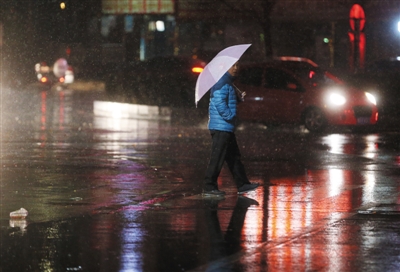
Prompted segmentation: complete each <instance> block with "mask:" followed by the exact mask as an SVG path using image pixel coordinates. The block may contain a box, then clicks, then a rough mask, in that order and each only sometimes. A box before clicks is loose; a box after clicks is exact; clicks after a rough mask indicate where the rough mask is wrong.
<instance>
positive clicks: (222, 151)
mask: <svg viewBox="0 0 400 272" xmlns="http://www.w3.org/2000/svg"><path fill="white" fill-rule="evenodd" d="M210 133H211V137H212V148H211V157H210V162H209V164H208V167H207V171H206V176H205V180H204V190H214V189H218V184H217V179H218V176H219V173H220V172H221V169H222V166H223V164H224V161H226V163H227V165H228V168H229V170H230V171H231V173H232V175H233V180H234V181H235V184H236V187H237V188H239V187H241V186H242V185H243V184H245V183H250V182H249V180H248V178H247V175H246V171H245V169H244V166H243V164H242V162H241V161H240V151H239V147H238V144H237V142H236V136H235V134H234V133H232V132H226V131H219V130H210Z"/></svg>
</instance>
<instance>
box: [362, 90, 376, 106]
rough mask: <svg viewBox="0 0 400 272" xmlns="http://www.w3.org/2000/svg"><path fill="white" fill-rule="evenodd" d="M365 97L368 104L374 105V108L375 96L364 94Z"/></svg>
mask: <svg viewBox="0 0 400 272" xmlns="http://www.w3.org/2000/svg"><path fill="white" fill-rule="evenodd" d="M365 96H366V97H367V98H368V100H369V102H371V103H372V104H374V105H375V106H376V99H375V96H373V95H372V94H370V93H368V92H365Z"/></svg>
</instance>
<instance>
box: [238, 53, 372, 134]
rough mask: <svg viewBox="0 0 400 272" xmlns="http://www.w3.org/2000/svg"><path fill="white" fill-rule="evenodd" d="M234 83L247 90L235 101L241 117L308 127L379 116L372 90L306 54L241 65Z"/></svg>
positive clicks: (362, 121) (364, 121) (368, 122)
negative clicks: (348, 82)
mask: <svg viewBox="0 0 400 272" xmlns="http://www.w3.org/2000/svg"><path fill="white" fill-rule="evenodd" d="M235 84H236V86H237V87H238V88H239V89H240V90H241V91H244V92H246V97H245V101H244V102H243V103H239V106H238V116H239V120H243V121H258V122H263V123H266V124H284V123H294V124H303V125H304V126H305V127H306V128H307V129H308V130H309V131H311V132H319V131H323V130H324V129H325V128H326V127H327V126H328V125H349V126H365V125H374V124H376V122H377V120H378V110H377V107H376V100H375V97H374V96H373V95H372V94H371V93H369V92H364V91H362V90H359V89H355V88H351V87H348V86H346V85H345V84H344V82H343V81H342V80H340V79H339V78H338V77H336V76H335V75H333V74H331V73H329V72H328V71H325V70H323V69H321V68H320V67H318V65H317V64H315V63H314V62H312V61H311V60H308V59H304V58H297V57H280V58H277V59H276V60H274V61H271V62H265V63H257V64H250V65H242V66H241V69H240V74H239V78H238V80H236V81H235Z"/></svg>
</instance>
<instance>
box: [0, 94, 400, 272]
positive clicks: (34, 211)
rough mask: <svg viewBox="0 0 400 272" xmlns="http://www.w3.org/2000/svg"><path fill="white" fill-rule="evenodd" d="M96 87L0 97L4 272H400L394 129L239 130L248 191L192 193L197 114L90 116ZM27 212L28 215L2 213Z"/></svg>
mask: <svg viewBox="0 0 400 272" xmlns="http://www.w3.org/2000/svg"><path fill="white" fill-rule="evenodd" d="M104 97H105V96H104V94H103V93H101V92H94V91H91V92H76V91H69V90H65V91H59V92H56V91H40V90H39V91H38V90H35V89H28V90H25V91H13V90H3V92H2V96H1V184H0V185H1V187H0V197H1V198H0V226H1V237H0V252H1V263H0V271H107V272H108V271H399V270H400V216H399V214H400V198H399V189H400V186H399V181H400V178H399V177H400V175H399V174H400V140H399V134H400V133H399V132H398V131H397V129H396V127H395V126H393V127H391V128H390V129H387V128H385V129H375V130H367V131H363V132H357V133H354V132H351V131H349V130H343V129H335V130H332V131H329V132H327V133H326V134H323V135H311V134H309V133H307V132H306V131H304V130H302V129H301V128H297V127H279V128H265V127H263V126H260V125H256V124H242V125H241V126H240V127H239V130H238V132H237V137H238V141H239V144H240V146H241V150H242V155H243V162H244V164H245V166H246V169H247V172H248V176H249V178H250V180H251V181H252V182H258V183H260V184H261V185H262V186H261V188H259V189H258V190H256V191H255V192H251V193H248V194H246V195H245V196H244V197H238V196H237V194H236V189H235V188H234V187H233V182H232V180H231V176H230V173H229V172H228V171H227V169H223V171H222V173H221V176H220V179H219V186H220V189H222V190H224V191H226V192H227V196H226V198H224V199H204V198H201V197H200V196H199V193H200V191H201V181H202V177H203V173H204V170H205V167H206V163H207V158H208V155H209V154H208V153H209V147H210V136H209V135H208V131H207V129H206V119H205V114H206V113H204V112H202V110H186V111H183V110H173V112H172V119H171V120H170V121H165V120H163V121H157V120H151V121H149V120H143V119H141V120H138V119H126V118H120V117H118V116H116V115H115V114H112V113H111V114H110V115H109V116H107V115H105V116H96V115H94V114H93V111H94V109H93V107H94V106H93V101H95V100H104V99H105V98H104ZM21 207H23V208H25V209H26V210H28V212H29V215H28V217H27V218H26V219H25V220H10V217H9V213H10V212H11V211H14V210H17V209H19V208H21Z"/></svg>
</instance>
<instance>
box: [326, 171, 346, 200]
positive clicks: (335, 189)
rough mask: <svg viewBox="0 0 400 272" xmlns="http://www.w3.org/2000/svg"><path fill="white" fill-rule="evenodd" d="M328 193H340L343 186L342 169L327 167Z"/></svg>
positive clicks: (333, 194)
mask: <svg viewBox="0 0 400 272" xmlns="http://www.w3.org/2000/svg"><path fill="white" fill-rule="evenodd" d="M328 171H329V189H328V193H329V195H332V196H335V195H337V194H339V193H340V191H341V190H342V186H343V170H341V169H329V170H328Z"/></svg>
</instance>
